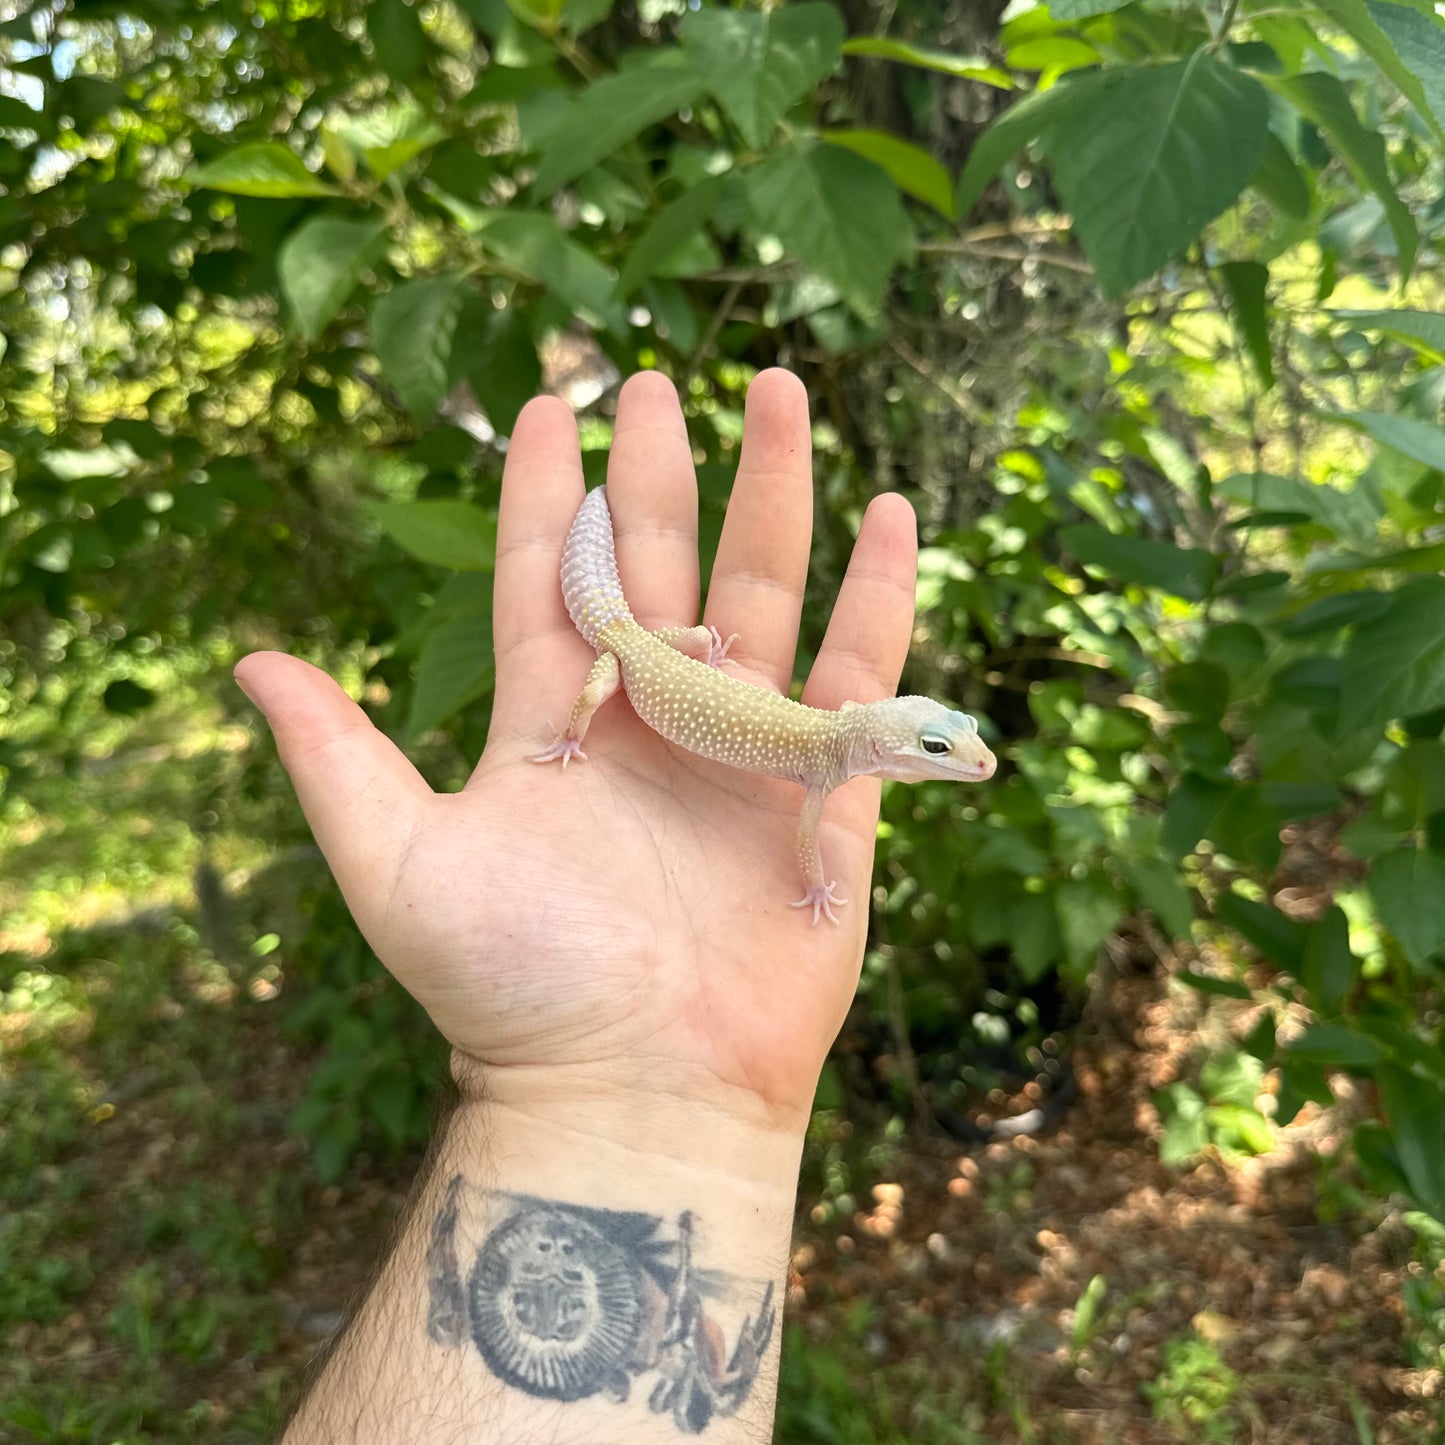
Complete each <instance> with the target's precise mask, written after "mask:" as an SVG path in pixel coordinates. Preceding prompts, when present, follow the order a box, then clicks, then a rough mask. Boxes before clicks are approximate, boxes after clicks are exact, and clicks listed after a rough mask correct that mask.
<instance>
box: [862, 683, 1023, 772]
mask: <svg viewBox="0 0 1445 1445" xmlns="http://www.w3.org/2000/svg"><path fill="white" fill-rule="evenodd" d="M867 711H868V720H867V723H868V727H867V733H868V741H869V743H870V744H871V746H872V754H873V766H871V767H869V768H867V769H866V771H867V772H869V773H872V774H873V775H874V776H875V777H879V778H891V779H893V780H894V781H895V782H900V783H922V782H927V781H928V780H930V779H933V778H949V779H953V780H954V781H956V782H961V783H980V782H983V781H984V779H986V778H991V777H993V773H994V769H995V768H996V767H997V766H998V760H997V759H996V758H995V757H994V755H993V754H992V753H991V752H990V751H989V750H988V748H987V747H985V746H984V741H983V739H982V738H981V737H979V735H978V724H977V723H976V722H975V721H974V720H973V718H971V717H969V715H968V714H967V713H962V712H954V711H953V710H952V709H951V708H947V707H944V705H943V704H942V703H941V702H934V701H933V700H932V698H927V697H891V698H886V699H884V700H883V701H882V702H874V703H869V704H868V706H867Z"/></svg>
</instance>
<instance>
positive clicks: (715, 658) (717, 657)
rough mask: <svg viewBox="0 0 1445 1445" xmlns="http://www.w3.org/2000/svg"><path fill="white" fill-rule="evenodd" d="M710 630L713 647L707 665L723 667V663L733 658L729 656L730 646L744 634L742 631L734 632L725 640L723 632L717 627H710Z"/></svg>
mask: <svg viewBox="0 0 1445 1445" xmlns="http://www.w3.org/2000/svg"><path fill="white" fill-rule="evenodd" d="M708 631H709V632H711V633H712V648H711V649H710V651H709V652H708V655H707V665H708V666H709V667H721V666H722V665H723V663H725V662H731V661H732V659H731V658H730V657H729V656H728V648H730V647H731V646H732V645H733V643H735V642H736V641H737V640H738V638H740V637H741V636H742V633H741V632H734V633H733V634H732V636H731V637H729V638H728V639H727V641H726V642H724V641H723V635H722V633H721V632H719V631H718V630H717V628H716V627H709V628H708Z"/></svg>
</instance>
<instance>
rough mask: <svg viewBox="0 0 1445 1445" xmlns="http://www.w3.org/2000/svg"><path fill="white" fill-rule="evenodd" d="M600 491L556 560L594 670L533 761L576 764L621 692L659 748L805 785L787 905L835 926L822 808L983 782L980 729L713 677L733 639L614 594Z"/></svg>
mask: <svg viewBox="0 0 1445 1445" xmlns="http://www.w3.org/2000/svg"><path fill="white" fill-rule="evenodd" d="M606 492H607V489H606V488H605V487H598V488H596V489H595V490H594V491H592V492H589V493H588V494H587V496H586V498H585V499H584V500H583V502H582V505H581V507H580V508H578V511H577V516H576V518H575V519H574V521H573V523H572V528H571V530H570V531H569V532H568V534H567V543H566V546H565V547H564V548H563V551H562V595H563V597H564V599H565V600H566V603H567V611H568V612H569V613H570V614H571V617H572V621H573V622H574V623H575V624H576V626H577V630H578V631H579V632H580V633H581V634H582V636H583V637H585V638H586V639H587V641H588V642H589V643H590V644H591V645H592V646H593V647H595V648H596V649H597V653H598V657H597V661H596V662H595V663H594V664H593V666H592V671H591V672H590V673H589V674H588V676H587V685H586V686H585V687H584V688H583V689H582V691H581V693H580V694H579V696H578V698H577V701H576V703H574V704H573V707H572V716H571V719H570V721H569V722H568V725H567V732H566V734H565V735H564V736H561V737H559V738H558V739H557V741H556V742H555V743H553V744H552V746H551V747H549V748H548V749H547V750H546V752H543V753H538V754H537V755H536V756H535V757H534V758H533V759H532V761H533V762H536V763H550V762H555V761H556V760H557V759H559V758H560V759H561V760H562V766H563V767H564V768H565V767H566V766H567V764H568V763H569V762H570V761H571V760H572V759H573V758H585V757H586V756H587V755H586V753H584V752H583V751H582V740H583V738H584V737H585V736H586V734H587V726H588V724H589V723H590V722H591V721H592V714H593V713H595V712H596V711H597V709H598V708H599V707H601V706H602V704H603V703H604V702H606V701H607V699H608V698H610V697H611V696H612V695H613V693H615V692H616V691H617V689H618V688H619V687H622V688H624V689H625V690H626V693H627V700H628V701H629V702H630V703H631V704H632V709H633V711H634V712H635V713H636V714H637V715H638V717H640V718H641V719H642V721H643V722H645V723H646V724H647V725H648V727H650V728H652V730H653V731H654V732H656V733H659V734H660V735H661V736H662V737H664V738H666V739H667V740H668V742H671V743H676V744H677V745H678V746H679V747H682V748H686V749H687V751H688V752H690V753H696V754H697V755H698V756H699V757H704V758H711V759H713V760H714V761H715V762H719V763H727V764H728V765H729V766H731V767H735V768H745V769H747V771H748V772H752V773H763V774H765V775H766V776H768V777H771V778H786V779H787V780H788V781H789V782H792V783H799V784H801V785H802V787H803V789H804V793H803V810H802V815H801V817H800V819H799V822H798V862H799V863H800V864H801V866H802V870H803V879H804V882H805V883H806V885H807V892H806V893H805V894H804V895H803V897H801V898H799V899H798V900H797V901H796V902H795V903H794V904H793V907H794V908H809V907H811V908H812V910H813V922H814V923H815V924H816V923H817V921H818V917H819V915H820V914H823V915H826V917H827V918H828V920H829V922H831V923H836V922H837V921H838V919H837V915H836V914H834V912H833V905H834V904H843V903H846V902H847V901H848V900H847V899H846V898H839V897H838V896H837V894H836V893H835V892H834V891H833V890H834V889H835V888H836V887H837V884H836V883H830V882H826V881H825V880H824V877H823V862H822V857H821V855H820V853H819V850H818V822H819V820H820V818H821V817H822V814H823V800H824V799H825V798H826V797H827V796H828V794H829V793H830V792H832V790H833V789H834V788H836V787H839V786H840V785H841V784H843V783H845V782H847V781H848V779H849V778H855V777H858V776H860V775H862V774H865V773H868V774H872V775H873V776H874V777H878V778H892V779H894V780H896V781H898V782H904V783H921V782H924V781H926V780H928V779H931V778H951V779H954V780H957V781H960V782H980V781H982V780H983V779H985V778H991V777H992V776H993V771H994V768H995V767H996V766H997V763H996V760H995V758H994V755H993V754H992V753H991V752H989V750H988V748H987V747H985V746H984V743H983V740H982V739H981V738H980V737H979V735H978V724H977V723H976V722H975V721H974V720H973V718H971V717H969V716H968V715H967V714H965V713H961V712H953V711H952V710H951V709H949V708H946V707H945V706H944V705H943V704H942V703H941V702H934V701H932V700H931V699H929V698H926V697H892V698H885V699H884V700H883V701H882V702H870V703H856V702H845V703H844V704H843V706H842V708H841V709H840V710H839V711H837V712H831V711H829V710H827V709H825V708H816V707H805V706H804V705H803V704H802V703H798V702H793V701H792V700H791V699H790V698H786V697H783V696H782V695H781V694H780V693H775V692H769V691H768V690H767V689H766V688H762V687H753V686H751V685H750V684H748V683H746V682H742V681H741V680H739V679H738V678H735V677H729V676H728V675H727V674H726V673H725V672H723V671H722V670H721V667H722V663H723V662H724V660H725V659H726V657H727V650H728V648H729V647H730V646H731V645H732V644H733V642H735V641H736V640H737V639H736V636H734V637H730V638H728V640H727V641H726V642H724V641H723V639H722V637H721V636H720V635H719V633H718V630H717V628H715V627H666V628H662V629H661V630H659V631H657V632H648V631H646V630H645V629H644V628H643V627H642V626H641V625H640V624H639V623H638V622H637V620H636V619H635V618H634V617H633V615H632V611H631V609H630V608H629V607H628V605H627V600H626V598H624V597H623V595H622V582H621V579H620V578H619V577H618V575H617V554H616V549H615V547H614V545H613V537H612V514H611V512H610V511H609V510H608V507H607V495H606Z"/></svg>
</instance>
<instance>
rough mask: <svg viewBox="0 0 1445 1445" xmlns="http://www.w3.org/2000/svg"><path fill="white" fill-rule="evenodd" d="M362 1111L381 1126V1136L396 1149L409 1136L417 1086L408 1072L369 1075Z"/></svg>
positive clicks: (391, 1071) (415, 1110)
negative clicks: (366, 1112)
mask: <svg viewBox="0 0 1445 1445" xmlns="http://www.w3.org/2000/svg"><path fill="white" fill-rule="evenodd" d="M365 1098H366V1107H367V1110H368V1112H369V1113H370V1114H371V1117H372V1118H373V1119H375V1120H376V1122H377V1123H378V1124H380V1125H381V1132H382V1133H383V1134H384V1135H385V1136H386V1138H387V1141H388V1142H389V1143H390V1144H391V1147H392V1148H393V1149H400V1148H401V1147H402V1146H403V1145H404V1144H406V1143H408V1142H409V1141H410V1139H411V1135H412V1122H413V1120H414V1119H415V1118H416V1116H417V1114H418V1113H419V1112H420V1111H419V1110H418V1108H417V1105H418V1103H419V1099H418V1094H417V1084H416V1080H415V1078H414V1077H413V1076H412V1074H411V1073H410V1072H402V1071H401V1070H400V1069H398V1068H396V1067H392V1068H390V1069H387V1070H385V1071H384V1072H381V1073H377V1074H373V1075H372V1077H371V1078H370V1079H368V1080H367V1083H366V1094H365Z"/></svg>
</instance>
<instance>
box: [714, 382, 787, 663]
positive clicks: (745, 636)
mask: <svg viewBox="0 0 1445 1445" xmlns="http://www.w3.org/2000/svg"><path fill="white" fill-rule="evenodd" d="M812 542H813V460H812V439H811V434H810V431H809V427H808V393H807V392H806V391H805V390H804V388H803V384H802V382H800V381H799V380H798V378H797V377H795V376H793V375H792V374H791V373H790V372H787V371H782V370H778V369H776V368H775V369H773V370H770V371H764V372H761V373H759V375H758V376H757V377H756V378H755V379H754V381H753V384H752V385H751V386H750V387H749V388H748V399H747V411H746V415H745V418H744V423H743V447H742V456H741V458H740V460H739V463H738V475H737V481H736V482H735V483H734V484H733V494H732V496H731V498H729V500H728V510H727V518H726V520H725V521H724V523H723V530H722V540H721V541H720V542H719V543H718V551H717V562H716V563H715V565H714V566H713V572H712V583H711V585H710V586H709V588H708V594H707V618H706V620H707V621H708V622H709V623H711V624H712V625H713V626H715V627H716V628H718V630H719V631H721V632H722V633H724V634H725V635H727V634H731V633H734V632H736V633H738V634H739V641H738V644H737V645H736V647H735V648H734V649H733V652H732V654H731V655H732V656H733V657H734V658H735V659H736V660H737V661H739V662H741V663H742V665H743V669H744V670H745V671H746V672H748V673H751V674H752V676H750V677H749V678H748V680H749V681H757V682H765V683H768V684H770V685H771V686H773V687H776V688H778V689H779V690H780V691H784V690H786V689H787V687H788V685H789V684H790V683H791V682H792V680H793V658H794V656H795V654H796V652H797V649H798V618H799V617H800V615H801V613H802V610H803V588H804V585H805V584H806V582H807V580H808V552H809V549H810V548H811V546H812Z"/></svg>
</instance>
